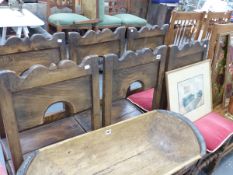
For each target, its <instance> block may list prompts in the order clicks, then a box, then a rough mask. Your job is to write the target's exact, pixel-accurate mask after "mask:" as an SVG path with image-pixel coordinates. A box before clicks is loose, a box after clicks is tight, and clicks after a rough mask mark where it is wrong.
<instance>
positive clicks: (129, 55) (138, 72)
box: [103, 46, 167, 126]
mask: <svg viewBox="0 0 233 175" xmlns="http://www.w3.org/2000/svg"><path fill="white" fill-rule="evenodd" d="M166 50H167V47H166V46H160V47H158V48H157V49H156V51H155V53H153V52H152V51H151V50H150V49H142V50H138V51H137V52H136V53H134V52H132V51H127V52H126V53H125V54H124V55H123V56H122V57H121V58H120V59H119V58H118V57H117V56H116V55H113V54H110V55H105V57H104V94H103V125H105V126H106V125H109V124H111V120H112V119H111V116H112V115H113V114H112V102H115V101H118V100H121V99H124V98H126V96H127V91H128V88H129V86H130V85H131V84H132V83H134V82H137V81H139V82H141V83H142V85H143V90H146V89H150V88H155V89H156V91H155V92H154V93H156V100H155V101H154V106H155V107H156V108H158V107H159V102H160V94H161V90H162V89H161V88H162V87H161V82H162V79H163V76H164V68H165V58H166Z"/></svg>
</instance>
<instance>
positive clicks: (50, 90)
mask: <svg viewBox="0 0 233 175" xmlns="http://www.w3.org/2000/svg"><path fill="white" fill-rule="evenodd" d="M0 82H1V84H0V97H1V101H0V104H1V113H2V117H3V122H4V126H5V131H6V135H7V138H5V139H2V145H3V147H4V148H5V154H6V157H7V160H8V162H9V163H11V160H12V162H13V166H14V170H17V169H18V168H19V166H20V164H21V163H22V162H23V156H24V157H26V156H27V154H28V153H30V152H31V151H34V150H37V149H39V148H42V147H44V146H47V145H50V144H54V143H56V142H59V141H62V140H65V139H68V138H71V137H74V136H77V135H80V134H83V133H85V130H84V129H83V126H81V125H80V124H79V123H78V122H77V121H76V120H75V118H74V115H75V116H78V115H90V118H91V129H93V130H94V129H98V128H100V127H101V122H100V120H101V118H100V104H99V89H98V88H99V84H98V83H99V77H98V63H97V59H96V58H95V57H94V58H93V59H88V58H87V59H85V60H83V62H82V63H81V64H80V65H77V64H76V63H74V62H72V61H70V60H63V61H61V62H59V63H58V64H57V65H55V64H52V65H51V66H50V67H49V68H47V67H45V66H42V65H34V66H32V67H31V68H30V69H29V70H28V71H26V72H25V73H24V74H22V76H20V77H19V76H17V75H16V74H15V73H14V72H12V71H2V72H1V73H0ZM56 102H63V103H64V104H65V108H64V110H63V111H62V112H59V113H55V114H51V115H46V110H47V109H49V107H50V106H51V105H53V104H56ZM8 146H9V149H7V148H8Z"/></svg>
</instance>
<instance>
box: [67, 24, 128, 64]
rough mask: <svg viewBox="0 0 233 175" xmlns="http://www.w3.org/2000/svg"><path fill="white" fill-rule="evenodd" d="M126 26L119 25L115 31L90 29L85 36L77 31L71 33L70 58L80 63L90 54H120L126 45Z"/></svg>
mask: <svg viewBox="0 0 233 175" xmlns="http://www.w3.org/2000/svg"><path fill="white" fill-rule="evenodd" d="M125 31H126V29H125V27H119V28H117V29H116V30H115V31H114V32H112V31H111V30H110V29H104V30H102V31H92V30H89V31H87V32H86V33H85V35H84V36H81V35H80V34H79V33H77V32H70V33H69V53H70V59H71V60H73V61H75V62H77V63H80V62H81V61H82V59H83V58H85V57H86V56H89V55H98V56H104V55H105V54H109V53H114V54H117V55H118V56H120V55H121V54H122V53H123V52H124V49H125V48H124V47H125Z"/></svg>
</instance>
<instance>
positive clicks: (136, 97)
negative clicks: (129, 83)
mask: <svg viewBox="0 0 233 175" xmlns="http://www.w3.org/2000/svg"><path fill="white" fill-rule="evenodd" d="M153 94H154V88H152V89H148V90H145V91H142V92H138V93H135V94H133V95H130V96H128V98H127V99H128V100H129V101H131V102H132V103H133V104H135V105H136V106H138V107H139V108H141V109H142V110H144V111H151V110H152V101H153Z"/></svg>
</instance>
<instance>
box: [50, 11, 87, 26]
mask: <svg viewBox="0 0 233 175" xmlns="http://www.w3.org/2000/svg"><path fill="white" fill-rule="evenodd" d="M88 20H89V18H87V17H85V16H82V15H78V14H76V13H56V14H53V15H50V16H49V18H48V21H49V23H50V24H53V25H56V26H57V25H59V26H71V25H73V24H74V22H83V21H88ZM80 26H83V27H84V26H85V27H91V24H80Z"/></svg>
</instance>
